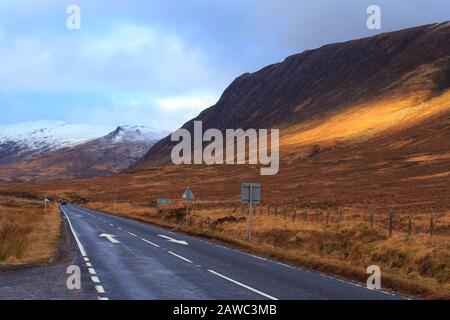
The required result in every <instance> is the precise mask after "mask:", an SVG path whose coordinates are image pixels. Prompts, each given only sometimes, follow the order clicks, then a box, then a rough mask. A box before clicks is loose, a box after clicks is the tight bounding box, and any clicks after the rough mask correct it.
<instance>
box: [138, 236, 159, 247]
mask: <svg viewBox="0 0 450 320" xmlns="http://www.w3.org/2000/svg"><path fill="white" fill-rule="evenodd" d="M141 240H142V241H144V242H147V243H148V244H151V245H152V246H154V247H157V248H161V247H160V246H159V245H157V244H156V243H153V242H151V241H148V240H147V239H144V238H141Z"/></svg>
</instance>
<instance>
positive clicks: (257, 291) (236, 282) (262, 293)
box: [208, 270, 278, 300]
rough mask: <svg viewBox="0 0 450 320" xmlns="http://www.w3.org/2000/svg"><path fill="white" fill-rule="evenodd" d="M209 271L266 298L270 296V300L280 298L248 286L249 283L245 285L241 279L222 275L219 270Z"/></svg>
mask: <svg viewBox="0 0 450 320" xmlns="http://www.w3.org/2000/svg"><path fill="white" fill-rule="evenodd" d="M208 272H210V273H212V274H214V275H216V276H218V277H220V278H222V279H225V280H227V281H230V282H232V283H234V284H237V285H238V286H241V287H242V288H245V289H247V290H250V291H252V292H254V293H257V294H259V295H261V296H263V297H266V298H268V299H270V300H278V299H277V298H275V297H272V296H270V295H268V294H266V293H264V292H261V291H259V290H256V289H255V288H252V287H249V286H247V285H245V284H243V283H241V282H239V281H236V280H233V279H231V278H228V277H226V276H224V275H222V274H220V273H218V272H215V271H214V270H208Z"/></svg>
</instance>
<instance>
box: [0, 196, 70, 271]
mask: <svg viewBox="0 0 450 320" xmlns="http://www.w3.org/2000/svg"><path fill="white" fill-rule="evenodd" d="M60 224H61V221H60V216H59V211H58V208H57V206H56V205H50V206H49V208H48V213H47V214H46V215H44V209H43V205H42V202H38V201H32V200H22V199H14V198H3V197H0V265H19V264H29V263H40V262H47V261H49V259H50V258H51V257H52V256H53V254H54V252H55V251H56V248H57V246H58V242H59V237H60V227H61V225H60Z"/></svg>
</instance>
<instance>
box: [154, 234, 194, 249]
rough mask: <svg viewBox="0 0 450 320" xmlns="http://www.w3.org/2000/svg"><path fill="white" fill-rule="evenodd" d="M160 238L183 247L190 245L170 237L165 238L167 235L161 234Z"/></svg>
mask: <svg viewBox="0 0 450 320" xmlns="http://www.w3.org/2000/svg"><path fill="white" fill-rule="evenodd" d="M158 237H161V238H164V239H166V240H168V241H169V242H173V243H176V244H181V245H183V246H188V245H189V243H187V242H186V241H183V240H175V239H173V238H171V237H168V236H165V235H162V234H159V235H158Z"/></svg>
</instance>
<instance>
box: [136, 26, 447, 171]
mask: <svg viewBox="0 0 450 320" xmlns="http://www.w3.org/2000/svg"><path fill="white" fill-rule="evenodd" d="M449 38H450V23H449V22H444V23H439V24H429V25H425V26H419V27H414V28H410V29H405V30H400V31H395V32H390V33H383V34H380V35H376V36H373V37H370V38H363V39H358V40H351V41H347V42H342V43H336V44H328V45H325V46H323V47H321V48H318V49H313V50H308V51H305V52H302V53H299V54H296V55H291V56H289V57H287V58H286V59H285V60H284V61H283V62H280V63H276V64H272V65H269V66H267V67H264V68H262V69H261V70H259V71H256V72H254V73H245V74H243V75H241V76H239V77H238V78H236V79H235V80H234V81H233V82H232V83H231V84H230V85H229V87H227V88H226V89H225V90H224V92H223V94H222V96H221V97H220V99H219V101H218V102H217V104H215V105H214V106H211V107H210V108H208V109H206V110H204V111H203V112H201V113H200V114H199V115H198V116H197V117H195V118H194V119H192V120H190V121H188V122H187V123H185V124H184V125H183V126H182V128H185V129H188V130H189V131H190V132H192V130H193V121H202V122H203V127H204V129H205V130H206V129H208V128H217V129H220V130H224V129H233V128H243V129H248V128H256V127H259V128H274V127H275V128H280V129H283V131H290V130H291V129H292V128H295V127H296V126H299V125H303V126H307V125H308V123H310V122H312V121H321V120H324V119H326V118H327V117H329V116H330V114H332V113H336V112H343V111H345V110H347V109H348V108H355V107H357V106H359V105H362V104H371V105H372V106H375V105H376V104H377V103H379V102H380V101H383V100H395V101H397V102H398V103H400V104H401V103H403V102H405V101H408V102H407V103H408V104H407V106H406V104H405V106H406V107H408V108H409V107H412V106H414V105H418V104H420V103H422V102H425V101H427V100H429V99H431V98H433V97H436V96H439V95H440V94H442V93H443V92H445V91H446V90H447V89H448V88H449V86H450V46H449V45H448V39H449ZM380 66H383V68H380ZM173 145H174V143H172V142H171V141H170V137H166V138H165V139H163V140H161V141H159V142H158V143H156V144H155V145H154V146H153V147H152V148H151V149H150V150H149V152H148V153H147V154H146V155H145V156H144V157H143V158H142V159H141V160H140V161H139V162H138V163H137V164H136V165H135V166H134V167H132V168H131V169H130V171H138V170H145V169H148V168H151V167H156V166H159V165H166V164H169V163H170V150H171V147H172V146H173Z"/></svg>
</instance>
